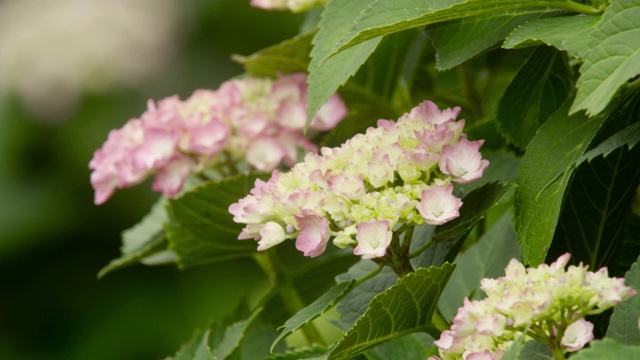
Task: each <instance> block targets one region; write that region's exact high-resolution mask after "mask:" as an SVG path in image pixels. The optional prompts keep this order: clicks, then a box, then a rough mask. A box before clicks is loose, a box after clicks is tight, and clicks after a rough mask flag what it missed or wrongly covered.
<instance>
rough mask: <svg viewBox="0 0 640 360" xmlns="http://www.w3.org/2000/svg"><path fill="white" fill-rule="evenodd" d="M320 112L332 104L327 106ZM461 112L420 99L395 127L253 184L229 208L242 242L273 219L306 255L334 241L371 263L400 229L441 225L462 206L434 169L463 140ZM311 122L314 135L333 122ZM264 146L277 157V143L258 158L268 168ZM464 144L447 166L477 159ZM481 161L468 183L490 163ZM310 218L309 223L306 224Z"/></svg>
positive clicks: (447, 177)
mask: <svg viewBox="0 0 640 360" xmlns="http://www.w3.org/2000/svg"><path fill="white" fill-rule="evenodd" d="M299 86H301V85H300V79H298V78H292V79H290V80H289V82H287V83H286V84H281V86H280V87H279V88H278V90H277V91H275V92H274V95H273V96H276V97H277V98H278V99H285V98H291V97H292V96H293V95H292V94H295V91H294V90H295V89H296V88H297V87H299ZM326 106H327V107H328V108H333V107H336V106H338V105H336V104H335V103H333V101H332V100H330V101H329V103H328V104H327V105H326ZM338 107H339V106H338ZM459 111H460V109H459V108H454V109H444V110H439V109H438V107H437V106H436V105H435V104H433V103H432V102H430V101H425V102H423V103H421V104H420V105H418V106H417V107H416V108H414V109H413V110H411V111H410V112H409V113H407V114H405V115H403V116H402V117H400V119H399V120H398V121H397V122H394V121H390V120H379V121H378V123H377V125H378V126H377V127H370V128H368V129H367V130H366V132H365V133H364V134H357V135H355V136H354V137H352V138H351V139H349V140H347V141H346V142H345V143H344V144H343V145H342V146H340V147H336V148H322V149H320V154H308V155H307V156H306V157H305V159H304V161H303V162H301V163H298V164H296V165H295V166H294V167H293V168H292V169H291V171H290V172H286V173H280V172H274V173H273V176H272V178H271V179H270V180H269V181H268V182H267V183H264V182H256V187H255V188H254V190H252V191H251V195H249V196H247V197H246V198H244V199H241V200H239V201H238V202H237V203H236V204H233V205H231V206H230V207H229V211H230V212H231V213H232V214H233V215H234V221H236V222H240V223H244V224H246V227H245V229H244V230H243V232H242V233H241V236H240V238H243V239H244V238H254V239H260V236H261V235H260V233H259V225H260V224H263V223H264V222H268V221H277V222H278V223H279V224H280V225H281V226H282V227H283V228H286V229H290V230H291V231H290V232H287V234H288V235H287V236H290V237H291V238H297V241H296V247H297V248H298V249H300V250H301V251H303V252H304V253H305V255H307V256H317V255H319V253H320V252H322V251H324V249H325V246H326V243H327V241H328V239H329V238H330V237H333V238H334V244H335V245H336V246H338V247H341V248H344V247H346V246H353V247H354V254H356V255H361V256H362V257H363V258H366V259H372V258H376V257H382V256H384V255H385V253H386V250H387V247H388V246H389V244H390V242H391V240H392V235H393V229H394V228H396V226H397V225H399V224H406V225H408V226H415V225H422V224H424V223H429V224H436V225H440V224H443V223H445V222H447V221H450V220H452V219H454V218H456V217H458V216H459V211H458V210H459V209H460V206H461V205H462V201H461V200H460V199H458V198H457V197H455V196H454V195H453V185H452V184H451V181H456V180H459V179H460V177H459V176H458V175H451V174H449V173H446V172H444V171H440V169H439V168H438V166H437V164H438V159H439V158H441V157H442V154H441V152H440V151H441V150H443V151H444V148H445V147H447V146H451V147H453V148H454V151H457V150H456V149H458V147H457V146H458V144H459V142H460V141H466V142H468V141H467V140H466V137H464V136H463V134H462V128H463V126H464V121H462V120H461V121H456V119H455V118H456V116H457V115H458V113H459ZM329 113H330V114H336V113H338V112H336V111H335V110H331V111H330V112H329ZM316 119H321V120H318V122H317V124H324V125H317V126H320V129H322V128H324V126H326V124H334V123H335V118H334V119H332V118H330V117H325V116H324V114H323V112H322V111H321V112H320V113H319V115H318V117H316ZM282 121H285V122H286V123H289V124H293V123H294V122H292V121H291V120H289V119H285V120H282ZM314 121H315V120H314ZM314 124H315V123H314V122H312V123H311V125H314ZM300 126H302V125H300ZM280 144H281V143H280ZM474 144H475V143H474ZM269 146H272V151H271V154H277V155H275V157H276V158H279V157H280V155H279V154H280V149H279V148H278V147H277V145H276V144H275V143H274V144H268V145H265V146H264V148H263V150H261V151H258V154H256V158H258V159H262V161H264V162H267V160H265V157H266V156H267V155H266V154H264V153H265V152H266V150H265V149H267V148H268V147H269ZM465 146H466V145H464V144H463V145H462V146H461V148H462V150H459V151H460V152H461V153H462V155H455V154H454V156H451V157H450V159H449V163H451V166H458V167H469V166H470V165H469V163H470V162H469V160H468V158H473V159H475V158H476V155H477V156H479V152H478V147H475V145H473V144H472V145H470V146H471V147H472V148H473V149H474V151H475V152H474V153H473V154H471V155H470V156H469V155H468V154H467V151H466V150H465V149H464V147H465ZM269 156H271V155H269ZM275 161H276V160H275V159H274V160H273V162H275ZM456 161H463V162H464V164H462V165H459V164H456V163H455V162H456ZM479 161H480V163H481V166H480V168H476V169H474V173H473V174H472V176H473V177H474V178H477V177H478V176H480V175H481V174H482V172H483V171H484V168H486V165H487V164H488V163H487V162H486V160H482V159H481V158H480V160H479ZM467 180H468V181H471V178H468V179H467ZM309 214H312V215H313V217H311V218H308V216H309ZM300 219H304V220H302V221H300ZM321 219H323V220H321ZM308 229H321V234H320V235H313V236H312V235H311V234H310V233H309V231H310V230H308Z"/></svg>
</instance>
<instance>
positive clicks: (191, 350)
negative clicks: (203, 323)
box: [170, 330, 213, 360]
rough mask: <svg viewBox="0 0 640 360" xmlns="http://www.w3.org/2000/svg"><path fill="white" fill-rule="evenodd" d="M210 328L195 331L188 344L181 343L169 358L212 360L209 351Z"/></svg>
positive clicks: (173, 359) (178, 359)
mask: <svg viewBox="0 0 640 360" xmlns="http://www.w3.org/2000/svg"><path fill="white" fill-rule="evenodd" d="M210 334H211V331H210V330H207V331H196V332H195V333H194V334H193V337H192V338H191V341H189V343H188V344H186V345H183V346H182V348H180V350H178V352H177V353H176V354H175V355H174V356H173V357H172V358H170V360H213V357H212V356H211V354H210V353H209V335H210Z"/></svg>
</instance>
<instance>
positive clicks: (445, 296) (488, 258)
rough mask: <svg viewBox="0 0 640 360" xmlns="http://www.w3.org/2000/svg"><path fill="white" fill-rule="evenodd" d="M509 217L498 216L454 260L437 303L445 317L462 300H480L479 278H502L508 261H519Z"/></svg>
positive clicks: (456, 309) (448, 316) (449, 315)
mask: <svg viewBox="0 0 640 360" xmlns="http://www.w3.org/2000/svg"><path fill="white" fill-rule="evenodd" d="M511 216H512V214H511V212H507V213H505V214H504V215H502V217H501V218H500V219H499V220H498V221H497V222H496V223H494V224H493V226H491V228H489V230H488V231H487V232H486V233H485V234H484V235H483V236H482V238H480V240H479V241H478V242H477V243H476V244H474V245H473V246H472V247H471V248H469V249H468V250H466V251H465V252H464V253H462V254H460V255H459V256H458V257H457V258H456V264H457V266H456V270H455V271H454V272H453V275H451V279H450V280H449V282H448V283H447V286H446V287H445V289H444V291H443V292H442V296H441V297H440V301H439V303H438V306H439V309H440V312H442V315H444V316H445V318H447V319H451V318H453V316H454V315H455V313H456V312H457V311H458V308H459V307H460V306H462V300H463V299H464V298H465V297H468V298H471V296H472V295H474V297H473V298H475V299H477V298H479V297H482V295H483V294H481V291H480V290H479V286H480V280H481V279H482V278H497V277H500V276H504V268H505V267H506V266H507V265H508V264H509V261H510V260H511V259H513V258H516V259H519V258H520V248H519V246H518V243H517V241H516V233H515V231H514V230H513V225H512V223H511Z"/></svg>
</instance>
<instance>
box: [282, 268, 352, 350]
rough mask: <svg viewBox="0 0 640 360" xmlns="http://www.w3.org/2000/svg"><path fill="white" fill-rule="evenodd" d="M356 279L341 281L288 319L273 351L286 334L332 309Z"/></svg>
mask: <svg viewBox="0 0 640 360" xmlns="http://www.w3.org/2000/svg"><path fill="white" fill-rule="evenodd" d="M355 283H356V281H355V280H351V281H348V282H343V283H339V284H337V285H336V286H334V287H332V288H331V289H329V291H327V292H326V293H325V294H324V295H322V296H321V297H319V298H318V299H317V300H316V301H314V302H313V303H311V304H310V305H309V306H307V307H305V308H304V309H302V310H300V311H299V312H298V313H297V314H295V315H294V316H293V317H292V318H291V319H289V320H287V322H285V323H284V325H283V326H282V327H283V329H282V331H281V332H280V335H278V337H277V338H276V340H275V341H274V342H273V344H272V345H271V351H272V352H273V349H274V347H275V346H276V345H277V344H278V343H279V342H280V341H281V340H282V339H284V338H285V337H286V336H288V335H289V334H291V333H293V332H294V331H296V330H298V329H299V328H301V327H302V326H303V325H305V324H307V323H309V321H311V320H313V319H315V318H317V317H318V316H320V315H322V314H324V313H325V312H326V311H327V310H329V309H331V308H332V307H333V306H334V305H335V304H336V303H337V302H338V301H340V300H341V299H342V298H343V297H344V296H345V295H346V294H347V293H348V292H349V291H350V290H351V289H352V288H353V286H354V284H355Z"/></svg>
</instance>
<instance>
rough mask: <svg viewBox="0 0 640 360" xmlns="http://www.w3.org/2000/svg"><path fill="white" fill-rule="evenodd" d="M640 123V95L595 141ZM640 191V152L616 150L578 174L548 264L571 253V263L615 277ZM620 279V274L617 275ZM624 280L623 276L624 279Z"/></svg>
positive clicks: (584, 166) (621, 109) (616, 114)
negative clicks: (639, 190) (627, 226)
mask: <svg viewBox="0 0 640 360" xmlns="http://www.w3.org/2000/svg"><path fill="white" fill-rule="evenodd" d="M639 118H640V93H639V94H638V96H635V97H633V98H630V99H629V100H628V101H627V102H625V103H624V104H622V105H621V106H620V107H618V109H616V111H615V112H614V113H613V114H612V115H611V116H609V118H608V119H607V123H606V124H605V126H604V127H603V128H602V129H601V130H600V132H601V133H600V134H599V135H598V137H597V138H596V140H595V141H594V143H599V142H601V141H602V139H606V138H608V137H609V136H610V135H611V134H615V133H618V132H619V130H620V129H623V128H628V126H629V124H630V122H633V121H638V119H639ZM639 185H640V147H635V148H633V149H631V150H628V149H627V148H626V147H621V148H618V149H617V150H614V151H613V152H612V153H611V154H609V155H608V156H607V157H597V158H595V159H593V160H592V161H591V162H588V163H583V164H582V165H580V166H579V167H578V168H577V169H576V170H575V171H574V176H573V180H572V182H571V186H570V187H569V188H568V192H566V195H565V200H564V206H563V208H562V212H561V214H560V219H559V223H558V226H557V229H556V232H555V234H554V238H553V243H552V244H551V248H550V250H549V253H548V255H547V259H549V260H551V259H554V260H555V259H556V258H557V257H558V256H560V255H561V254H563V253H565V252H570V253H571V254H572V257H571V262H572V263H574V264H577V263H579V262H582V263H585V264H589V266H591V268H593V269H599V268H601V267H603V266H607V267H608V268H609V269H610V270H609V271H610V273H612V271H611V270H612V269H614V268H615V264H616V263H617V259H618V256H619V254H620V251H621V250H622V244H623V240H624V227H625V224H626V220H627V218H628V215H629V213H630V211H631V205H632V202H633V198H634V195H635V192H636V190H637V188H638V186H639ZM616 275H617V274H616ZM620 275H622V274H620Z"/></svg>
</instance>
